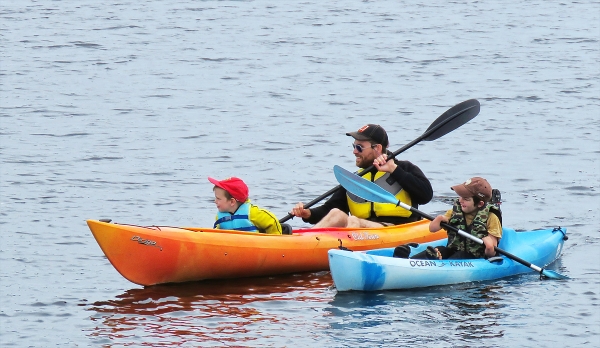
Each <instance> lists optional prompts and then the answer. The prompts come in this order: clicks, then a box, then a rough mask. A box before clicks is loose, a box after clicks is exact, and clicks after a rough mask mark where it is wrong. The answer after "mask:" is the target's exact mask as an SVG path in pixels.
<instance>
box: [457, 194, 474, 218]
mask: <svg viewBox="0 0 600 348" xmlns="http://www.w3.org/2000/svg"><path fill="white" fill-rule="evenodd" d="M458 203H459V204H460V207H461V208H462V211H463V213H467V214H468V213H472V212H474V211H475V210H476V209H477V208H478V207H476V206H475V201H473V197H462V196H460V197H459V198H458Z"/></svg>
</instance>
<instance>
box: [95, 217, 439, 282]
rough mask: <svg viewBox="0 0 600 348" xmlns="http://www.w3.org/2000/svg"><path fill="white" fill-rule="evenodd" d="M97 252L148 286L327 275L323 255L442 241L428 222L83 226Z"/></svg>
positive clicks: (98, 224) (114, 224) (103, 223)
mask: <svg viewBox="0 0 600 348" xmlns="http://www.w3.org/2000/svg"><path fill="white" fill-rule="evenodd" d="M87 224H88V226H89V228H90V230H91V231H92V234H93V235H94V238H95V239H96V241H97V242H98V244H99V245H100V248H101V249H102V251H103V252H104V254H105V255H106V257H107V258H108V260H109V261H110V263H111V264H112V265H113V266H114V267H115V269H116V270H117V271H118V272H119V273H120V274H121V275H122V276H123V277H125V278H126V279H128V280H129V281H131V282H133V283H136V284H139V285H144V286H149V285H155V284H164V283H180V282H189V281H198V280H205V279H226V278H240V277H257V276H270V275H276V274H286V273H297V272H309V271H323V270H328V269H329V260H328V255H327V251H328V250H329V249H336V248H338V246H340V244H341V245H342V246H344V247H346V248H348V249H350V250H368V249H376V248H389V247H395V246H398V245H400V244H404V243H409V242H415V243H424V242H430V241H434V240H439V239H443V238H446V233H445V231H443V230H441V231H439V232H435V233H431V232H429V221H426V220H422V221H418V222H414V223H410V224H405V225H398V226H389V227H381V228H365V229H350V228H322V229H299V230H295V231H294V233H293V234H292V235H268V234H262V233H251V232H239V231H229V230H215V229H210V228H196V227H181V228H177V227H162V226H135V225H126V224H116V223H106V222H101V221H98V220H88V221H87Z"/></svg>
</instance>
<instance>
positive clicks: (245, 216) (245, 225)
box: [214, 203, 258, 232]
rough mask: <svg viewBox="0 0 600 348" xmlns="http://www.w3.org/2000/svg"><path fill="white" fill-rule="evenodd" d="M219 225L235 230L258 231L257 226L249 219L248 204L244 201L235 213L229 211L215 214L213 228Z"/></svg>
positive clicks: (221, 227) (224, 228) (225, 228)
mask: <svg viewBox="0 0 600 348" xmlns="http://www.w3.org/2000/svg"><path fill="white" fill-rule="evenodd" d="M217 225H219V228H220V229H223V230H236V231H246V232H258V228H256V226H254V224H253V223H252V222H251V221H250V204H249V203H244V204H242V205H240V206H239V207H238V210H236V211H235V213H233V214H231V213H229V212H226V213H221V212H219V213H218V214H217V221H215V225H214V228H217Z"/></svg>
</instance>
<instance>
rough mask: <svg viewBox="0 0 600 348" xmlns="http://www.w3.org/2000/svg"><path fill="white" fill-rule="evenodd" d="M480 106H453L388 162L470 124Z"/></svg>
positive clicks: (470, 103) (469, 102)
mask: <svg viewBox="0 0 600 348" xmlns="http://www.w3.org/2000/svg"><path fill="white" fill-rule="evenodd" d="M479 106H480V105H479V102H478V101H477V100H475V99H469V100H466V101H464V102H462V103H459V104H456V105H455V106H453V107H452V108H450V109H448V110H447V111H446V112H444V113H443V114H442V115H441V116H440V117H438V118H437V119H436V120H435V121H433V123H432V124H431V125H430V126H429V128H427V130H426V131H425V132H424V133H423V134H421V136H420V137H418V138H417V139H415V140H413V141H411V142H410V143H408V144H406V145H404V146H403V147H402V148H400V149H398V150H397V151H394V152H392V155H391V156H389V157H388V159H387V160H388V161H389V160H392V159H394V158H395V157H396V156H398V155H399V154H401V153H402V152H404V151H406V150H408V149H410V148H411V147H413V146H415V145H416V144H418V143H420V142H421V141H423V140H427V141H431V140H435V139H438V138H440V137H442V136H444V135H446V134H448V133H450V132H452V131H453V130H455V129H456V128H458V127H460V126H462V125H463V124H465V123H467V122H469V121H470V120H472V119H473V118H474V117H475V116H477V115H478V114H479ZM373 168H374V165H370V166H369V167H367V168H366V169H365V170H363V171H361V172H360V173H357V175H360V176H363V175H366V174H367V173H368V172H370V171H371V170H372V169H373ZM341 187H342V185H337V186H336V187H334V188H332V189H331V190H329V191H327V192H325V193H324V194H322V195H320V196H319V197H317V198H315V199H313V200H312V201H310V202H308V203H306V204H305V205H304V208H305V209H307V208H310V207H312V206H313V205H315V204H316V203H318V202H320V201H321V200H322V199H324V198H326V197H328V196H330V195H332V194H333V193H335V192H336V191H337V190H339V189H340V188H341ZM293 217H294V215H292V214H289V213H288V214H287V215H286V216H285V217H284V218H282V219H281V220H279V222H280V223H284V222H286V221H288V220H289V219H291V218H293Z"/></svg>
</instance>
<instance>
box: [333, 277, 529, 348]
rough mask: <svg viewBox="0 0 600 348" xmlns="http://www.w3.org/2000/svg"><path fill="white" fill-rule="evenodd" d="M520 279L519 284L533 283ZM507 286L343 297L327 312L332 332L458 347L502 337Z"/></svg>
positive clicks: (471, 285) (475, 285)
mask: <svg viewBox="0 0 600 348" xmlns="http://www.w3.org/2000/svg"><path fill="white" fill-rule="evenodd" d="M529 280H530V279H527V278H518V277H515V278H514V279H513V282H520V281H529ZM505 293H506V291H505V290H504V285H500V284H497V283H494V284H491V283H490V284H486V283H468V284H460V285H454V286H442V287H434V288H425V289H418V290H402V291H385V292H373V293H361V292H343V293H337V294H336V295H335V297H334V299H333V301H331V302H330V305H331V307H328V308H327V309H326V312H327V313H328V314H329V315H330V316H331V317H335V318H336V320H333V321H334V322H333V323H332V324H331V329H333V330H336V331H342V332H347V331H352V332H355V333H357V332H360V334H362V335H364V336H369V335H375V333H379V334H380V335H383V336H385V337H387V339H388V340H390V339H393V340H399V339H402V340H403V342H405V343H406V344H409V342H411V341H412V343H414V344H418V345H423V344H434V345H436V346H439V345H440V342H447V343H448V344H450V345H451V344H453V343H455V342H457V340H459V341H461V342H480V341H478V340H479V339H482V338H502V337H503V336H504V329H503V328H502V325H503V323H502V318H504V317H505V316H506V314H505V313H504V312H503V308H504V307H506V304H505V301H506V298H505V296H504V295H505Z"/></svg>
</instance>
